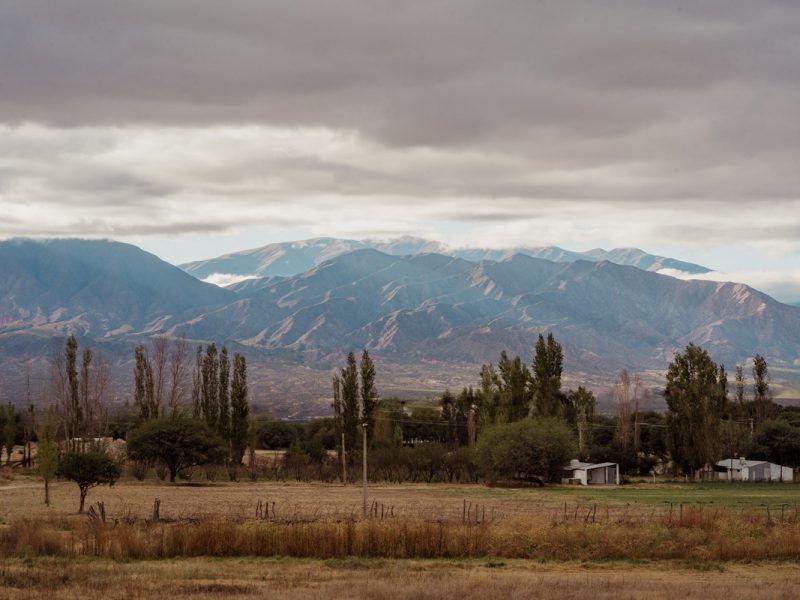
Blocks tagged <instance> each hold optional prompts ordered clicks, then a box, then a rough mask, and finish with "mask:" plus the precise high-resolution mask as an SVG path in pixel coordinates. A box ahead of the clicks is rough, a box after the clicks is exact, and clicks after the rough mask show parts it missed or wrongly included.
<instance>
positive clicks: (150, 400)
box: [133, 345, 158, 421]
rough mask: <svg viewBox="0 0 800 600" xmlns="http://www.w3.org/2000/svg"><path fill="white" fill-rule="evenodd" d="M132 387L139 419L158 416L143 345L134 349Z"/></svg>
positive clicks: (150, 368) (149, 368)
mask: <svg viewBox="0 0 800 600" xmlns="http://www.w3.org/2000/svg"><path fill="white" fill-rule="evenodd" d="M134 358H135V365H134V377H133V379H134V389H133V401H134V404H135V405H136V406H137V407H138V408H139V419H140V420H141V421H149V420H150V419H157V418H158V407H157V406H156V403H155V397H154V390H153V369H152V366H151V365H150V358H149V356H148V355H147V349H146V348H145V347H144V345H140V346H137V347H136V349H135V350H134Z"/></svg>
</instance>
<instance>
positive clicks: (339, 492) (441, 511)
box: [0, 476, 800, 523]
mask: <svg viewBox="0 0 800 600" xmlns="http://www.w3.org/2000/svg"><path fill="white" fill-rule="evenodd" d="M42 490H43V488H42V484H41V482H40V481H39V480H38V479H37V478H35V477H19V476H17V477H15V478H14V479H13V480H11V481H8V482H5V483H1V482H0V523H2V522H10V521H11V520H12V519H14V518H16V517H41V516H53V515H70V514H73V513H74V512H75V511H77V508H78V491H77V487H76V486H75V484H73V483H69V482H55V483H53V484H52V486H51V495H52V505H51V507H50V508H48V507H46V506H45V505H44V504H43V491H42ZM797 490H798V488H797V487H796V486H795V485H791V484H763V485H750V484H742V485H733V486H731V485H727V484H723V485H720V484H712V485H708V484H700V485H696V484H690V485H675V484H667V485H662V484H659V485H653V484H640V485H635V486H620V487H615V486H612V487H595V488H585V487H583V488H582V487H579V486H578V487H575V486H555V487H546V488H543V489H540V488H490V487H486V486H484V485H464V484H459V485H447V484H430V485H429V484H402V485H392V484H370V486H369V501H370V502H372V501H375V502H378V503H379V504H383V505H384V507H385V509H388V508H389V507H390V506H393V507H394V514H395V516H408V517H418V518H430V519H437V518H443V519H458V518H460V517H461V513H462V510H463V502H464V501H465V500H466V501H467V502H468V503H471V504H472V506H473V507H474V506H475V505H480V507H481V508H480V510H481V511H482V510H483V508H484V507H485V510H486V511H487V513H488V515H489V516H491V515H492V514H494V516H495V517H496V518H497V519H500V518H516V517H528V516H531V517H537V516H540V515H542V514H548V515H553V514H555V513H563V511H564V505H565V503H566V504H567V511H568V512H569V513H570V514H573V513H574V511H575V509H576V508H578V512H579V514H581V515H582V514H584V513H585V511H586V510H588V509H589V508H591V507H593V506H594V505H597V514H598V515H602V516H603V517H604V518H605V516H606V514H608V515H609V516H610V517H615V516H616V517H619V516H622V515H626V514H628V515H631V514H646V515H648V516H649V515H652V514H666V513H667V512H668V511H669V510H670V507H669V504H668V503H667V501H670V502H672V503H673V511H674V512H675V514H677V513H678V511H679V510H680V506H679V505H680V503H684V505H685V506H686V507H690V506H693V505H696V504H697V503H698V502H700V503H702V505H703V507H704V509H706V510H711V511H714V510H720V511H726V512H731V511H734V512H741V511H745V512H761V513H762V514H764V515H765V516H766V508H765V506H764V505H765V504H767V505H770V511H771V513H770V514H771V516H772V517H774V518H779V517H780V512H781V510H783V511H784V512H785V515H786V516H788V515H790V514H792V515H793V514H795V511H797V510H798V508H797V501H798V498H799V497H800V494H798V491H797ZM155 498H160V499H161V501H162V504H161V513H162V515H163V516H166V517H168V518H175V519H182V518H189V517H198V516H203V515H224V516H230V517H234V518H244V517H250V516H252V515H253V514H254V510H255V506H256V504H257V502H258V501H259V500H262V501H269V502H270V503H273V502H274V503H275V508H276V511H277V514H278V516H279V517H281V518H292V517H301V516H305V517H309V516H317V517H346V516H349V515H356V516H357V515H359V514H360V512H361V487H360V486H358V485H350V486H347V487H343V486H341V485H337V484H325V483H300V482H291V481H290V482H255V483H253V482H250V481H246V480H243V481H240V482H238V483H230V482H221V481H220V482H215V483H203V484H202V485H198V484H194V485H187V484H178V485H170V484H168V483H164V482H159V481H157V480H153V479H148V480H146V481H144V482H138V481H134V480H125V481H122V482H120V483H118V484H117V485H115V486H114V487H112V488H109V487H106V486H103V487H98V488H94V489H92V490H91V491H90V492H89V496H88V498H87V506H88V505H89V504H91V503H94V502H97V501H98V500H101V501H103V502H105V504H106V508H107V509H108V511H109V512H110V513H114V514H115V515H123V514H130V515H132V516H139V517H145V516H148V515H149V514H150V511H151V510H152V505H153V500H154V499H155Z"/></svg>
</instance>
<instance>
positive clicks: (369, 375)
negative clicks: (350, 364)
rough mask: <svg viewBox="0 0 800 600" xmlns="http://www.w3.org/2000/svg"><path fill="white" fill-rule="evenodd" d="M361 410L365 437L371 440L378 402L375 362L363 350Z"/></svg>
mask: <svg viewBox="0 0 800 600" xmlns="http://www.w3.org/2000/svg"><path fill="white" fill-rule="evenodd" d="M360 367H361V412H362V420H363V422H364V423H366V424H367V439H368V440H369V441H372V439H373V437H374V430H375V410H376V409H377V407H378V403H379V402H380V400H379V396H378V391H377V390H376V389H375V363H374V362H373V361H372V358H371V357H370V355H369V352H367V351H366V350H364V352H363V353H362V354H361V366H360Z"/></svg>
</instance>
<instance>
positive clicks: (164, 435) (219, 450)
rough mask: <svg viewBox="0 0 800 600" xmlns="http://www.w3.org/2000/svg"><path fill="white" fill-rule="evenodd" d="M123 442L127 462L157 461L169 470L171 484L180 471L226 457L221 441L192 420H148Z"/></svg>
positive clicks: (204, 426)
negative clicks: (125, 446) (126, 442)
mask: <svg viewBox="0 0 800 600" xmlns="http://www.w3.org/2000/svg"><path fill="white" fill-rule="evenodd" d="M127 441H128V457H129V458H130V459H131V460H139V461H144V462H151V463H152V462H156V461H161V462H162V463H163V464H164V465H166V467H167V469H168V470H169V480H170V481H171V482H174V481H175V477H176V476H177V475H178V473H180V472H181V471H183V470H184V469H188V468H190V467H195V466H199V465H207V464H214V463H219V462H221V461H224V460H225V459H226V458H227V450H226V447H225V444H224V442H223V440H221V439H220V438H219V436H218V435H217V433H216V432H215V431H214V430H213V429H211V428H210V427H209V426H208V425H207V424H206V423H204V422H202V421H199V420H196V419H187V418H184V417H177V418H175V419H157V420H151V421H148V422H147V423H144V424H143V425H141V426H140V427H138V428H137V429H135V430H133V431H132V432H131V433H130V434H129V436H128V440H127Z"/></svg>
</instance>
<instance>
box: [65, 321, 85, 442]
mask: <svg viewBox="0 0 800 600" xmlns="http://www.w3.org/2000/svg"><path fill="white" fill-rule="evenodd" d="M64 358H65V359H66V365H65V369H66V374H67V402H66V406H65V408H66V409H67V414H66V415H65V421H66V422H65V425H66V429H67V439H71V438H74V437H78V436H80V435H81V434H82V429H83V411H82V410H81V397H80V392H79V382H78V366H77V363H78V340H76V339H75V336H74V335H71V336H69V337H68V338H67V346H66V349H65V351H64Z"/></svg>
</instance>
